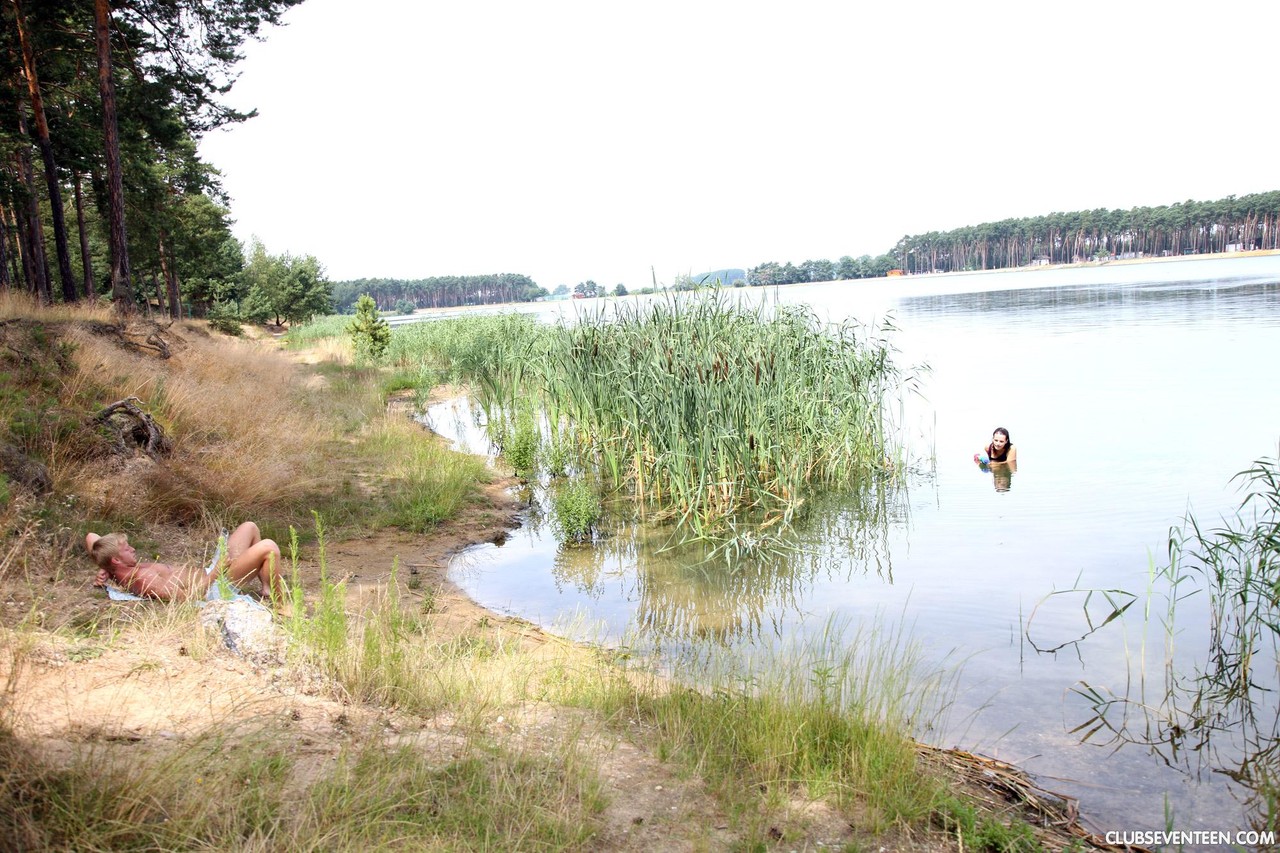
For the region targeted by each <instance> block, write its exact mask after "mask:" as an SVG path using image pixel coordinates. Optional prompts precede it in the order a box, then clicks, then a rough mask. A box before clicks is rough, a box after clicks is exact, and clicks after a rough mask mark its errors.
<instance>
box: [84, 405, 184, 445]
mask: <svg viewBox="0 0 1280 853" xmlns="http://www.w3.org/2000/svg"><path fill="white" fill-rule="evenodd" d="M141 402H142V401H141V400H139V399H138V398H137V397H127V398H125V399H124V400H118V401H117V402H115V403H112V404H111V405H109V406H107V407H106V408H105V409H103V410H102V411H101V412H98V414H97V415H95V416H94V421H95V422H96V423H100V424H108V423H109V424H111V425H112V426H114V427H115V428H116V429H117V431H118V432H119V439H120V445H121V448H122V449H124V448H126V447H127V446H128V445H129V444H132V445H133V446H135V447H139V448H141V449H142V452H143V453H146V454H147V455H148V456H150V457H152V458H153V459H154V458H155V457H156V456H158V455H167V454H168V453H169V452H170V451H171V450H173V442H171V441H170V440H169V438H168V436H166V435H165V434H164V430H163V429H162V428H161V427H160V424H158V423H156V422H155V419H154V418H152V417H151V415H149V414H147V413H146V412H144V411H142V409H141V408H140V407H139V405H138V404H139V403H141ZM112 418H115V419H116V420H115V421H114V422H113V421H112Z"/></svg>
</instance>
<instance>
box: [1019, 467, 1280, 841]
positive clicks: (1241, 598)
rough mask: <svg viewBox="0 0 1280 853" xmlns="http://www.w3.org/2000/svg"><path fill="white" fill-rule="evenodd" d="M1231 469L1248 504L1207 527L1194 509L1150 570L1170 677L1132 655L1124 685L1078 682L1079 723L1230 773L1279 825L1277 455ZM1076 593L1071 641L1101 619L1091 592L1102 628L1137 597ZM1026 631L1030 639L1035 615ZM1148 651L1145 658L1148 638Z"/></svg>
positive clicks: (1266, 821) (1166, 756)
mask: <svg viewBox="0 0 1280 853" xmlns="http://www.w3.org/2000/svg"><path fill="white" fill-rule="evenodd" d="M1235 479H1236V480H1237V481H1238V482H1240V483H1241V485H1242V486H1243V487H1244V488H1245V490H1246V492H1247V496H1246V498H1245V500H1244V502H1243V503H1242V505H1241V512H1239V513H1237V514H1236V515H1235V517H1234V518H1228V519H1224V520H1223V521H1222V523H1221V525H1220V526H1217V527H1214V528H1211V529H1210V528H1205V527H1202V526H1201V524H1200V523H1199V522H1198V521H1197V520H1196V519H1195V517H1194V516H1193V515H1191V514H1188V515H1187V516H1186V518H1185V519H1184V521H1183V523H1182V525H1180V526H1178V527H1174V528H1173V529H1172V530H1171V531H1170V537H1169V561H1168V564H1167V565H1166V566H1165V567H1164V568H1162V569H1161V570H1160V571H1159V572H1158V573H1156V574H1155V575H1153V587H1152V590H1151V591H1150V592H1149V594H1148V596H1147V601H1146V604H1147V613H1148V614H1150V613H1151V612H1152V610H1153V605H1154V609H1155V612H1156V613H1158V614H1159V616H1158V619H1157V623H1158V626H1159V627H1160V628H1163V630H1164V636H1163V637H1158V639H1159V640H1161V641H1162V648H1161V649H1160V651H1162V652H1163V658H1164V665H1163V669H1162V673H1163V678H1162V679H1160V680H1157V681H1155V682H1153V683H1151V684H1150V686H1149V685H1148V682H1147V681H1146V679H1144V678H1143V672H1144V670H1143V669H1142V668H1141V667H1140V666H1139V667H1134V666H1133V664H1134V661H1130V670H1131V672H1130V673H1128V675H1127V677H1126V681H1125V689H1124V691H1123V692H1120V693H1116V692H1113V690H1111V689H1110V688H1109V687H1107V686H1106V685H1105V684H1104V683H1102V682H1100V681H1097V680H1094V679H1088V680H1085V681H1082V682H1080V683H1079V684H1078V685H1077V686H1076V687H1075V688H1074V690H1075V692H1076V694H1077V695H1078V696H1080V697H1081V698H1083V699H1084V700H1085V702H1086V704H1087V711H1085V712H1084V713H1083V714H1082V716H1083V717H1084V719H1083V721H1082V722H1080V723H1079V724H1078V725H1077V726H1076V728H1075V729H1074V731H1076V732H1080V733H1082V740H1083V741H1084V742H1093V743H1100V744H1102V745H1104V746H1107V747H1109V748H1114V749H1118V748H1120V747H1124V746H1130V745H1137V746H1140V747H1143V748H1145V749H1146V750H1147V751H1148V752H1149V753H1150V754H1151V755H1153V756H1156V757H1157V758H1158V759H1159V760H1160V761H1162V762H1163V763H1164V764H1165V766H1168V767H1171V768H1175V769H1178V770H1179V771H1181V772H1183V773H1185V774H1187V775H1188V776H1190V777H1192V778H1195V779H1196V780H1198V781H1202V780H1203V779H1204V777H1205V776H1206V774H1208V775H1221V776H1225V777H1227V778H1229V779H1231V780H1232V781H1233V782H1234V783H1236V784H1237V785H1238V786H1239V787H1240V788H1241V789H1242V790H1243V791H1244V800H1245V807H1246V818H1247V819H1248V820H1249V822H1250V824H1251V826H1252V827H1253V828H1255V829H1258V830H1276V829H1277V824H1278V823H1280V703H1277V701H1276V695H1277V692H1280V580H1277V575H1276V569H1278V568H1280V459H1277V458H1264V459H1260V460H1257V461H1256V462H1255V463H1254V466H1253V467H1252V468H1251V469H1249V470H1247V471H1245V472H1243V473H1241V474H1239V475H1237V477H1236V478H1235ZM1071 594H1075V595H1077V596H1078V595H1081V594H1083V595H1084V599H1083V608H1082V609H1083V611H1084V612H1085V616H1086V619H1087V621H1088V622H1089V623H1090V628H1091V629H1093V630H1090V631H1089V632H1088V633H1086V634H1085V636H1083V637H1081V638H1080V639H1079V640H1076V641H1073V643H1074V644H1075V645H1076V646H1077V647H1078V648H1079V647H1081V646H1082V645H1083V642H1084V640H1085V639H1086V638H1088V637H1089V636H1090V635H1092V634H1093V633H1094V632H1095V631H1096V630H1097V629H1094V627H1093V623H1094V621H1095V616H1094V615H1093V614H1090V613H1089V606H1090V602H1091V601H1096V600H1099V599H1105V601H1106V602H1107V604H1108V605H1110V606H1111V608H1112V610H1111V613H1110V614H1109V615H1107V616H1106V617H1105V619H1103V620H1102V621H1101V622H1100V623H1099V624H1098V626H1097V628H1101V627H1103V626H1105V625H1106V624H1108V623H1110V622H1111V621H1113V620H1114V619H1116V618H1118V617H1119V616H1120V615H1122V614H1123V613H1124V612H1125V611H1126V610H1128V609H1129V607H1130V605H1131V604H1133V603H1134V601H1136V600H1137V598H1136V596H1133V595H1131V594H1129V593H1124V592H1121V591H1119V590H1093V591H1087V592H1086V591H1083V590H1076V591H1069V592H1068V593H1067V595H1071ZM1059 595H1060V594H1058V593H1055V594H1054V595H1053V596H1051V597H1058V596H1059ZM1095 596H1096V598H1095ZM1126 596H1127V599H1126V598H1125V597H1126ZM1196 605H1199V606H1196ZM1033 616H1034V614H1033ZM1175 624H1176V625H1177V629H1176V630H1175ZM1148 627H1151V623H1150V622H1148ZM1198 629H1202V630H1203V632H1204V635H1205V637H1204V641H1203V642H1199V643H1197V642H1194V640H1193V641H1192V643H1191V648H1192V649H1195V650H1196V651H1195V652H1194V653H1193V654H1191V655H1188V654H1186V653H1185V652H1181V648H1180V646H1181V644H1182V643H1183V642H1184V640H1185V639H1186V638H1187V635H1188V634H1197V633H1199V632H1200V631H1199V630H1198ZM1026 635H1027V637H1028V639H1029V640H1030V638H1031V620H1028V625H1027V631H1026ZM1175 635H1176V636H1177V641H1178V642H1177V643H1176V644H1175ZM1037 648H1039V646H1037ZM1059 648H1061V646H1059ZM1049 651H1056V649H1050V650H1049ZM1142 652H1143V654H1142V657H1143V658H1145V657H1146V656H1147V653H1148V650H1147V649H1146V648H1143V649H1142ZM1180 652H1181V653H1180ZM1138 663H1139V664H1140V663H1141V661H1139V662H1138Z"/></svg>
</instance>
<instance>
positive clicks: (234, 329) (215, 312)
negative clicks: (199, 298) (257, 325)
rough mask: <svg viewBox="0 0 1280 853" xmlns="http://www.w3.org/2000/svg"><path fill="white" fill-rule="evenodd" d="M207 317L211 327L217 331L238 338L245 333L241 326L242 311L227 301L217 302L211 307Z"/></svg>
mask: <svg viewBox="0 0 1280 853" xmlns="http://www.w3.org/2000/svg"><path fill="white" fill-rule="evenodd" d="M205 319H206V320H208V322H209V328H210V329H213V330H214V331H216V332H222V334H224V335H232V336H233V337H237V338H238V337H240V336H241V335H242V334H244V330H243V329H242V328H240V323H241V318H240V311H239V310H238V309H237V308H235V307H234V306H232V305H230V304H228V303H226V302H219V303H217V304H215V305H214V306H213V307H212V308H211V309H209V315H208V317H206V318H205Z"/></svg>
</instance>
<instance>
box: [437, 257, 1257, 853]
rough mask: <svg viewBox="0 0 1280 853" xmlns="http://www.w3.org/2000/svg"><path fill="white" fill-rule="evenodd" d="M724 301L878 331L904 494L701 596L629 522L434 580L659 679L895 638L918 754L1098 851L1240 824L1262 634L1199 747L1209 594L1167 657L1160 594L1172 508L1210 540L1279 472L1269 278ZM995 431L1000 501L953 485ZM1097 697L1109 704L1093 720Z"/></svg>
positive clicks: (990, 282)
mask: <svg viewBox="0 0 1280 853" xmlns="http://www.w3.org/2000/svg"><path fill="white" fill-rule="evenodd" d="M736 293H738V294H740V295H741V297H742V298H745V299H760V298H767V299H776V300H777V301H780V302H784V303H792V302H803V303H807V304H809V305H811V306H812V307H813V308H814V309H815V310H816V311H817V312H818V313H819V314H820V315H821V316H826V317H830V318H831V319H833V320H838V319H843V318H845V317H850V316H852V317H856V318H857V319H859V320H860V321H863V322H867V323H869V324H872V325H874V326H879V325H880V324H882V323H883V322H884V321H885V320H886V319H889V320H890V321H891V323H892V325H893V326H894V327H896V331H893V332H891V333H888V334H889V339H890V340H891V341H892V342H893V343H894V344H895V346H896V347H897V348H898V349H899V351H900V352H899V354H898V363H899V364H900V365H902V366H904V367H907V366H911V365H922V364H927V365H928V366H929V370H927V371H925V372H921V373H920V378H919V382H918V387H917V388H916V391H915V392H913V393H907V394H904V396H903V399H902V400H901V401H900V403H895V406H894V419H895V421H896V422H897V423H898V424H899V426H900V429H901V432H902V435H903V440H904V441H905V442H906V446H907V449H908V456H909V459H910V463H911V473H910V475H909V476H907V477H905V478H904V481H903V482H902V483H901V484H900V485H898V486H896V487H892V488H882V489H877V490H874V493H869V494H863V495H855V496H847V497H845V498H839V497H833V498H830V499H824V500H821V501H817V502H815V503H816V504H817V506H816V507H815V508H814V510H813V511H812V512H811V513H810V517H809V518H808V519H807V520H806V522H805V524H804V525H803V526H802V527H801V529H800V530H798V531H797V534H796V537H795V542H796V545H797V551H796V554H795V557H794V559H790V560H780V561H774V562H772V563H771V564H770V565H769V566H768V567H767V568H766V569H765V570H759V569H758V568H757V569H756V570H753V571H751V572H743V573H741V574H740V575H735V576H732V577H724V576H717V575H713V574H709V573H707V572H706V571H705V570H703V569H702V568H701V567H699V566H697V565H693V564H689V563H687V562H682V561H681V558H680V557H678V556H677V557H674V558H673V556H672V555H671V554H670V553H665V554H664V553H657V552H658V551H659V549H658V548H657V547H656V546H655V545H654V544H653V543H652V542H651V541H650V540H651V538H652V535H653V534H652V532H649V531H645V530H644V529H642V528H639V527H638V526H636V525H633V524H624V525H620V527H619V529H618V530H617V531H615V532H614V533H613V535H612V536H610V537H609V538H608V539H606V540H605V541H603V542H601V543H599V544H598V545H596V546H592V547H563V546H561V545H560V544H558V543H557V542H556V539H555V537H554V535H553V534H552V532H551V530H550V529H549V528H548V526H547V525H545V524H543V523H542V522H541V521H540V520H539V517H538V513H537V512H536V510H535V511H534V512H532V513H531V515H530V518H529V520H528V523H526V524H525V525H524V526H523V527H522V528H521V529H520V530H518V531H516V532H515V533H514V534H513V535H512V536H511V537H510V538H509V539H508V540H507V541H506V543H505V544H503V545H501V546H496V545H483V546H479V547H477V548H474V549H470V550H468V551H467V552H465V553H464V554H462V555H460V557H459V558H458V559H457V560H455V563H454V566H453V568H452V571H451V574H452V577H453V579H454V580H455V581H456V582H458V583H459V584H460V585H461V586H462V588H463V589H464V590H466V592H467V593H468V594H470V595H471V596H472V597H473V598H474V599H475V600H476V601H478V602H479V603H481V604H483V605H485V606H487V607H490V608H492V609H494V610H498V611H501V612H504V613H510V614H514V615H517V616H520V617H522V618H525V619H528V620H531V621H534V622H537V623H540V624H542V625H545V626H548V627H550V628H552V629H553V630H560V631H562V632H564V633H566V634H570V635H573V636H577V637H585V638H589V639H593V640H597V641H602V642H609V643H626V644H627V645H629V646H632V647H636V648H641V649H643V650H645V651H657V652H660V653H662V654H664V655H666V656H668V658H667V659H669V660H671V661H677V660H681V659H687V658H695V657H696V656H697V654H696V652H697V649H698V648H699V647H700V646H706V647H714V648H715V649H716V650H717V651H718V652H720V653H724V652H726V651H727V652H728V653H730V654H737V655H741V656H743V657H744V658H747V657H750V656H751V655H752V654H756V653H758V652H759V651H760V650H761V649H762V648H764V647H767V646H770V645H772V644H778V643H783V642H788V641H791V640H794V639H795V638H796V637H802V636H805V635H809V634H813V633H816V632H820V631H821V630H823V628H824V626H826V625H827V624H828V623H829V621H830V620H832V619H838V620H843V621H847V622H848V623H850V624H853V625H857V624H862V623H866V622H870V621H873V620H877V619H889V620H901V621H903V622H904V623H905V624H906V626H907V627H908V628H909V630H910V632H911V635H912V636H913V637H914V638H915V639H916V640H917V641H918V642H919V643H920V644H921V645H922V646H923V648H924V649H925V651H926V654H927V655H928V656H929V657H930V658H931V659H932V660H933V661H935V662H936V664H937V665H938V666H939V667H949V668H957V669H958V672H959V673H960V675H959V676H958V688H957V693H956V696H955V699H954V701H953V703H952V706H951V708H950V712H949V713H948V714H947V717H946V720H945V722H944V723H943V724H942V725H941V726H940V727H938V728H936V729H934V730H933V731H932V732H929V733H928V735H927V739H928V740H930V741H931V742H933V743H935V744H937V745H940V746H957V747H961V748H964V749H968V750H973V751H977V752H982V753H984V754H987V755H991V756H994V757H997V758H1000V759H1002V760H1005V761H1009V762H1012V763H1014V764H1017V765H1019V766H1020V767H1022V768H1024V769H1026V770H1027V771H1029V772H1031V773H1032V774H1034V775H1035V776H1036V777H1037V779H1038V780H1039V781H1040V782H1041V784H1043V785H1044V786H1045V787H1047V788H1049V789H1051V790H1055V791H1058V792H1060V793H1063V794H1068V795H1071V796H1074V797H1078V798H1079V800H1080V807H1081V812H1082V817H1083V820H1084V822H1085V824H1086V825H1087V826H1088V827H1090V828H1091V829H1093V830H1094V831H1096V832H1098V833H1100V834H1102V833H1106V832H1108V831H1126V832H1128V831H1135V830H1146V829H1163V828H1165V826H1166V820H1165V813H1166V812H1165V810H1166V803H1167V806H1168V808H1169V809H1170V810H1171V811H1172V814H1173V819H1172V827H1173V828H1174V829H1177V830H1233V829H1243V828H1246V827H1248V826H1249V825H1250V822H1251V821H1252V820H1255V819H1256V816H1257V813H1258V811H1259V808H1260V807H1259V805H1258V804H1257V803H1256V802H1253V801H1252V800H1251V796H1252V793H1251V792H1252V787H1253V786H1252V783H1251V782H1250V781H1249V780H1250V773H1252V772H1255V771H1256V770H1257V767H1256V766H1255V765H1256V764H1257V763H1258V762H1261V763H1262V765H1263V766H1264V768H1266V769H1269V770H1270V771H1271V772H1273V773H1274V772H1276V771H1277V769H1280V768H1278V767H1277V759H1276V758H1274V757H1267V756H1269V755H1270V753H1267V752H1266V750H1267V749H1270V750H1271V752H1280V749H1277V748H1276V744H1277V733H1278V732H1280V714H1278V711H1277V708H1278V707H1280V703H1278V702H1277V700H1276V699H1275V696H1276V695H1277V694H1276V693H1274V692H1271V693H1268V692H1265V691H1267V690H1275V689H1277V688H1280V683H1277V663H1276V654H1275V644H1274V636H1272V637H1271V644H1270V646H1268V647H1267V648H1266V649H1262V650H1259V651H1258V652H1256V653H1255V654H1256V655H1257V657H1256V659H1255V661H1254V666H1253V670H1252V678H1253V681H1254V687H1255V691H1256V692H1254V693H1251V694H1250V695H1251V697H1252V698H1253V700H1254V701H1255V705H1253V706H1252V708H1251V710H1250V711H1249V712H1248V713H1243V714H1236V716H1243V717H1244V718H1245V719H1242V720H1237V721H1236V722H1234V723H1233V722H1232V721H1231V719H1228V718H1230V717H1231V716H1232V714H1230V713H1227V714H1225V716H1223V717H1221V718H1214V719H1213V720H1212V725H1210V724H1209V723H1205V725H1204V726H1201V727H1199V728H1197V727H1195V726H1193V725H1191V724H1190V723H1188V720H1189V719H1190V718H1189V717H1187V716H1186V715H1185V713H1183V712H1185V710H1186V708H1187V707H1189V704H1190V703H1191V702H1193V701H1195V700H1196V699H1197V698H1199V699H1201V700H1203V698H1204V697H1203V696H1188V695H1184V692H1185V691H1182V688H1185V687H1186V685H1187V683H1189V679H1190V677H1191V676H1192V675H1193V674H1194V673H1195V672H1198V671H1201V670H1203V669H1204V668H1205V666H1206V658H1207V656H1208V655H1209V654H1210V651H1211V650H1212V646H1211V643H1210V636H1209V630H1208V596H1207V595H1205V594H1203V592H1202V593H1201V594H1199V595H1192V596H1190V597H1186V598H1182V599H1181V600H1179V601H1178V602H1177V605H1176V618H1174V619H1173V631H1172V632H1168V631H1166V630H1165V629H1164V626H1163V624H1162V622H1161V620H1162V618H1166V617H1167V614H1168V612H1169V605H1168V602H1169V595H1168V589H1167V585H1166V584H1165V583H1163V582H1162V581H1160V580H1159V579H1154V580H1153V575H1152V569H1153V567H1154V568H1159V567H1161V566H1163V565H1165V564H1167V562H1168V557H1167V544H1168V539H1169V533H1170V528H1171V527H1173V526H1175V525H1179V524H1180V523H1181V522H1182V519H1183V517H1184V515H1185V514H1186V513H1187V512H1188V511H1191V512H1193V513H1194V515H1195V517H1196V518H1197V519H1198V520H1200V521H1201V522H1202V523H1204V524H1206V526H1213V525H1215V524H1217V523H1218V522H1219V520H1220V518H1221V517H1222V516H1223V515H1230V514H1232V513H1234V511H1235V509H1236V507H1237V505H1238V504H1239V501H1240V494H1239V493H1238V492H1237V491H1236V489H1235V484H1233V483H1232V482H1231V479H1232V477H1233V475H1235V474H1236V473H1237V472H1239V471H1242V470H1244V469H1246V468H1248V467H1249V466H1250V464H1251V463H1252V461H1253V460H1255V459H1257V458H1259V457H1263V456H1271V457H1274V456H1276V455H1277V452H1278V444H1280V370H1277V369H1276V366H1275V365H1276V364H1277V363H1278V362H1280V256H1254V257H1245V258H1237V259H1196V260H1177V261H1169V262H1163V263H1148V264H1133V265H1102V266H1094V267H1085V268H1072V269H1053V270H1035V271H1019V272H1000V273H982V274H961V275H947V276H922V277H912V278H908V279H887V280H878V281H873V282H837V283H829V284H820V285H793V286H788V287H782V288H778V289H776V290H769V291H768V292H767V293H764V292H762V291H757V290H753V289H749V290H743V291H736ZM593 307H594V306H583V305H582V304H581V301H579V304H567V303H560V304H543V305H540V306H537V307H536V308H534V309H532V310H536V311H538V312H539V313H540V314H541V315H542V316H544V317H546V318H547V319H554V318H555V317H556V316H557V315H558V314H559V313H562V312H573V311H578V310H591V309H592V308H593ZM429 417H430V420H431V422H432V425H433V428H436V429H437V430H439V431H441V432H443V433H446V434H450V433H454V432H455V431H459V430H461V431H462V432H464V433H465V432H467V431H468V430H471V429H472V426H473V425H472V424H471V422H470V414H469V412H468V411H467V409H466V407H465V406H461V407H459V404H457V403H454V404H450V405H446V406H442V407H437V408H436V409H434V410H433V411H432V412H431V413H429ZM996 426H1003V427H1006V428H1007V429H1008V430H1009V431H1010V433H1011V436H1012V440H1013V443H1014V445H1015V446H1016V447H1017V448H1018V460H1019V465H1018V469H1017V471H1016V472H1014V473H1012V476H1004V475H999V476H997V475H993V473H992V472H991V471H987V470H983V469H980V468H979V467H978V466H976V465H975V464H974V463H973V461H972V457H973V454H974V452H975V451H977V450H979V449H980V448H981V447H983V446H985V445H986V443H987V442H988V441H989V440H990V436H991V432H992V430H993V428H995V427H996ZM463 440H465V441H468V442H469V445H470V447H471V449H473V450H481V451H482V450H483V449H484V448H483V442H482V440H480V439H478V438H477V437H476V436H475V435H474V433H471V437H470V438H469V439H463ZM1087 590H1112V591H1117V590H1118V591H1124V592H1123V593H1122V592H1111V593H1109V596H1110V598H1107V596H1104V595H1103V594H1102V593H1100V592H1096V593H1094V594H1093V595H1092V596H1090V595H1089V594H1088V593H1087ZM1188 591H1189V587H1186V586H1183V587H1181V588H1179V590H1178V593H1179V596H1184V595H1185V594H1186V593H1187V592H1188ZM1124 593H1129V594H1130V595H1128V596H1126V595H1125V594H1124ZM1130 600H1132V601H1133V602H1134V604H1133V606H1131V607H1130V608H1129V609H1128V610H1127V611H1126V612H1124V614H1123V615H1122V616H1120V617H1119V618H1115V619H1113V620H1111V621H1109V622H1108V621H1106V619H1107V617H1108V616H1109V615H1110V614H1111V611H1112V609H1113V605H1114V604H1117V603H1124V602H1126V601H1130ZM691 651H692V652H693V654H689V653H690V652H691ZM672 665H673V666H676V667H677V672H678V673H679V674H681V675H684V676H686V677H690V678H696V672H692V671H687V670H681V669H679V667H680V666H682V664H677V663H673V664H672ZM1171 679H1172V680H1171ZM1171 684H1172V685H1175V689H1174V690H1172V691H1171V690H1170V689H1168V688H1169V685H1171ZM1178 685H1180V687H1176V686H1178ZM1098 697H1106V698H1110V699H1115V700H1126V701H1116V702H1113V703H1112V704H1111V706H1110V707H1109V708H1107V709H1106V714H1105V715H1102V716H1099V710H1100V709H1099V708H1098V707H1097V704H1098ZM1201 710H1203V708H1201ZM1201 717H1202V718H1203V717H1204V714H1201ZM1174 722H1177V723H1178V726H1177V727H1175V726H1174V725H1173V723H1174ZM1086 735H1088V737H1087V738H1086V737H1085V736H1086ZM1259 756H1263V757H1262V758H1259ZM1273 778H1274V777H1273Z"/></svg>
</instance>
